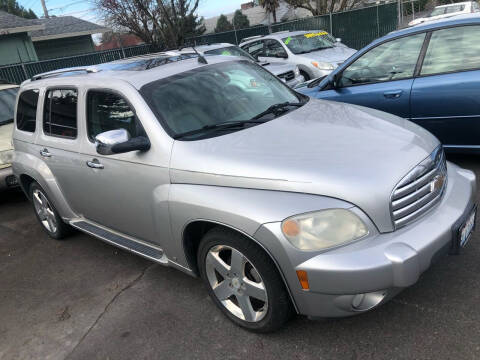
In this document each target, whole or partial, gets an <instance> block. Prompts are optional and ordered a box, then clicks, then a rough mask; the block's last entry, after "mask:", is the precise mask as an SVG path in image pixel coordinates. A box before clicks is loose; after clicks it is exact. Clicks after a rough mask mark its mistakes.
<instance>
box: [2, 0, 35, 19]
mask: <svg viewBox="0 0 480 360" xmlns="http://www.w3.org/2000/svg"><path fill="white" fill-rule="evenodd" d="M0 10H2V11H5V12H7V13H9V14H12V15H16V16H20V17H23V18H25V19H37V15H35V13H34V12H33V11H32V9H28V10H27V9H25V8H24V7H23V6H21V5H19V4H18V3H17V1H16V0H0Z"/></svg>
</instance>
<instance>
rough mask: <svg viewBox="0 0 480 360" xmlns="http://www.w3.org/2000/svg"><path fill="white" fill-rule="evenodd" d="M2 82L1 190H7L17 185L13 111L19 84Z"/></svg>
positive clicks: (0, 133) (0, 130)
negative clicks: (13, 171)
mask: <svg viewBox="0 0 480 360" xmlns="http://www.w3.org/2000/svg"><path fill="white" fill-rule="evenodd" d="M0 81H1V80H0ZM2 82H3V81H2ZM2 82H0V190H5V189H7V188H10V187H13V186H16V185H17V179H16V178H15V176H14V175H13V173H12V164H11V163H12V157H13V146H12V132H13V112H14V109H15V100H16V98H17V93H18V85H12V84H5V83H2Z"/></svg>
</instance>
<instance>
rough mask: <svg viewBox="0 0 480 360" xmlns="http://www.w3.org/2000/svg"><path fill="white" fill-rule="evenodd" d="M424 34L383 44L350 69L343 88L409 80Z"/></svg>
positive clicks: (344, 79)
mask: <svg viewBox="0 0 480 360" xmlns="http://www.w3.org/2000/svg"><path fill="white" fill-rule="evenodd" d="M424 39H425V34H424V33H423V34H417V35H413V36H408V37H403V38H400V39H396V40H392V41H389V42H386V43H384V44H381V45H379V46H377V47H375V48H373V49H372V50H370V51H369V52H367V53H366V54H364V55H363V56H361V57H360V58H359V59H357V60H355V62H354V63H352V64H351V65H350V66H349V67H347V68H346V69H345V70H344V72H343V74H342V77H341V79H340V84H339V85H340V86H350V85H356V84H368V83H375V82H382V81H391V80H400V79H407V78H410V77H412V76H413V73H414V72H415V66H416V64H417V60H418V55H419V54H420V50H421V48H422V45H423V40H424Z"/></svg>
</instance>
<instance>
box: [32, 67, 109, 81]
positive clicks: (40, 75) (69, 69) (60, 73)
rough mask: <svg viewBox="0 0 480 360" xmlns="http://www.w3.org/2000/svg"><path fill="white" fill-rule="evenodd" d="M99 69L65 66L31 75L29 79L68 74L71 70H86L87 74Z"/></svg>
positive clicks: (34, 79)
mask: <svg viewBox="0 0 480 360" xmlns="http://www.w3.org/2000/svg"><path fill="white" fill-rule="evenodd" d="M99 71H100V70H99V69H97V68H94V67H86V68H78V67H75V68H67V69H60V70H53V71H49V72H45V73H41V74H37V75H33V76H32V78H31V79H30V80H31V81H36V80H40V79H45V78H49V77H52V76H57V75H62V74H68V73H71V72H86V73H87V74H92V73H97V72H99Z"/></svg>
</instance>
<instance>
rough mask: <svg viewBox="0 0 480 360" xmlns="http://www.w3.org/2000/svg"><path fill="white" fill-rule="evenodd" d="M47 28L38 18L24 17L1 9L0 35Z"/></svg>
mask: <svg viewBox="0 0 480 360" xmlns="http://www.w3.org/2000/svg"><path fill="white" fill-rule="evenodd" d="M42 29H45V25H44V24H42V23H41V22H40V20H38V19H24V18H21V17H19V16H15V15H12V14H9V13H6V12H5V11H0V35H7V34H14V33H21V32H28V31H37V30H42Z"/></svg>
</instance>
